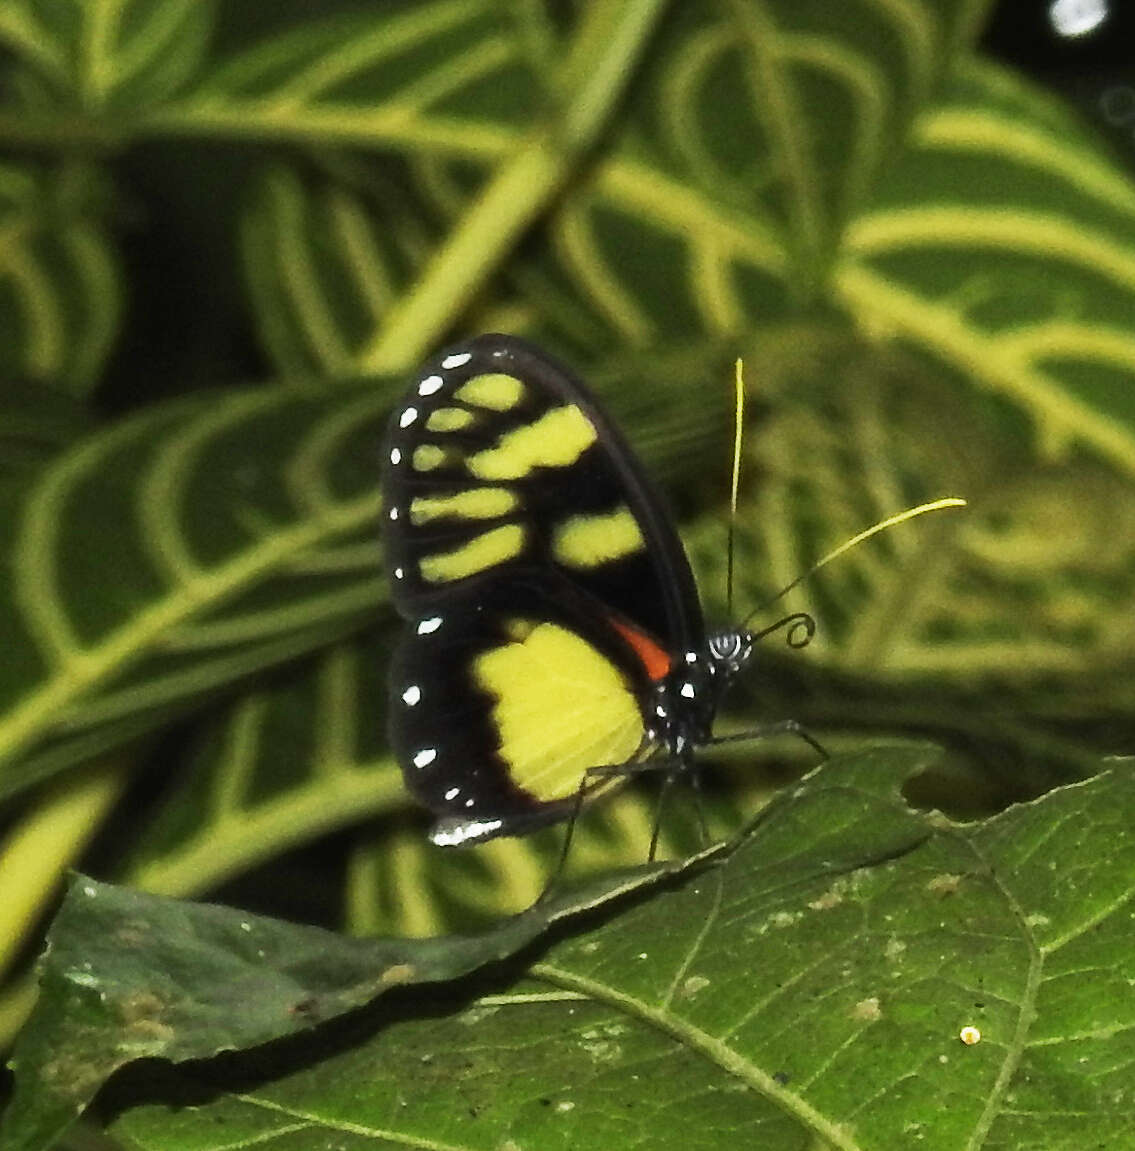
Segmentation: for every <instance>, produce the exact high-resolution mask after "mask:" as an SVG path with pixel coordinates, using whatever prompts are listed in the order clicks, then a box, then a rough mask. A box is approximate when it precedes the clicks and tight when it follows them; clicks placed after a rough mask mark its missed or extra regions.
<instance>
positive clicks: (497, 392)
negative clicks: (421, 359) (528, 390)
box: [455, 372, 524, 412]
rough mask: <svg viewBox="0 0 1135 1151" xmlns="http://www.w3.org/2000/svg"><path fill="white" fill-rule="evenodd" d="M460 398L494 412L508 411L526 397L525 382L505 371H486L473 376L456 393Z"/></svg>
mask: <svg viewBox="0 0 1135 1151" xmlns="http://www.w3.org/2000/svg"><path fill="white" fill-rule="evenodd" d="M455 395H456V396H457V398H458V399H459V400H463V401H464V402H465V403H467V404H473V405H474V407H478V408H490V409H491V410H492V411H494V412H507V411H508V410H509V408H514V407H516V405H517V404H519V403H520V401H521V400H522V399H524V384H523V383H522V382H521V381H520V380H518V379H517V378H516V377H515V376H509V375H506V374H505V373H504V372H486V373H485V374H483V375H480V376H472V377H471V378H470V379H468V380H466V381H465V383H463V384H462V385H461V387H459V388H458V389H457V391H456V393H455Z"/></svg>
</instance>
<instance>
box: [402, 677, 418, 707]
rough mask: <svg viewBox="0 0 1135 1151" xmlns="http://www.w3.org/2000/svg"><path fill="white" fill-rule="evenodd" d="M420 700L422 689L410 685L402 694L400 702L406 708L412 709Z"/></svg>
mask: <svg viewBox="0 0 1135 1151" xmlns="http://www.w3.org/2000/svg"><path fill="white" fill-rule="evenodd" d="M421 698H422V689H421V688H420V687H418V685H417V684H416V683H412V684H410V686H409V687H408V688H406V690H405V691H404V692H403V693H402V702H403V703H404V704H405V705H406V706H407V707H413V706H414V705H415V704H416V703H418V702H419V701H420V700H421Z"/></svg>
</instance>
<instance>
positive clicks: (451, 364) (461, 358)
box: [441, 352, 473, 370]
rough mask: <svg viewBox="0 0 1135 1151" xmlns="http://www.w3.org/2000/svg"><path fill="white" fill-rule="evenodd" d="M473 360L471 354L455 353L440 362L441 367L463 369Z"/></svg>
mask: <svg viewBox="0 0 1135 1151" xmlns="http://www.w3.org/2000/svg"><path fill="white" fill-rule="evenodd" d="M472 358H473V353H472V352H455V353H454V354H453V355H452V356H446V357H445V359H444V360H442V361H441V366H442V367H443V368H446V369H447V370H448V369H449V368H463V367H465V365H466V364H467V363H468V362H469V361H470V360H471V359H472Z"/></svg>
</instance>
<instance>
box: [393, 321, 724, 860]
mask: <svg viewBox="0 0 1135 1151" xmlns="http://www.w3.org/2000/svg"><path fill="white" fill-rule="evenodd" d="M385 450H386V460H385V463H384V492H385V513H384V514H385V517H386V523H385V529H386V530H385V545H386V563H387V568H388V571H389V573H390V578H391V586H392V594H393V598H394V603H395V606H396V607H397V608H398V610H399V612H400V613H401V614H402V615H403V616H404V617H405V618H406V619H407V620H408V621H409V626H408V629H407V635H406V637H405V639H404V641H403V643H402V645H401V648H400V651H399V653H398V655H397V656H396V658H395V661H394V666H393V669H392V672H391V720H390V724H391V737H392V742H393V745H394V749H395V752H396V754H397V756H398V758H399V761H400V763H401V764H402V767H403V771H404V773H405V775H406V779H407V783H408V785H409V786H410V788H411V790H412V791H413V792H414V793H415V794H416V795H417V796H418V798H419V799H420V800H421V801H422V802H423V803H425V804H426V805H427V806H428V807H430V809H431V810H433V811H434V812H435V813H437V814H439V815H441V816H443V817H446V818H445V819H444V820H443V824H442V825H440V826H442V829H443V830H442V833H441V835H440V838H441V839H442V840H444V838H445V831H444V829H445V828H450V829H453V828H458V831H457V832H456V837H458V838H463V839H470V838H477V837H481V838H485V837H488V836H489V835H493V834H508V833H516V832H520V831H524V830H527V829H528V828H529V827H531V826H534V825H536V824H538V823H543V822H550V821H551V820H553V819H557V818H560V817H562V815H564V814H566V813H567V811H569V810H570V807H571V804H572V802H573V797H574V794H575V791H576V789H577V787H578V783H579V779H580V777H581V775H582V774H583V771H584V770H586V768H587V767H590V766H595V765H599V764H618V763H624V762H626V761H628V760H632V759H635V758H636V757H638V756H639V755H641V754H643V753H644V751H645V750H647V748H648V746H649V743H650V739H649V731H648V720H647V718H646V717H645V715H644V712H645V709H646V708H647V706H648V697H649V694H650V690H651V686H652V684H653V683H654V682H655V681H657V680H658V679H659V678H661V677H663V676H664V675H665V674H666V673H667V672H668V671H669V669H670V665H671V662H672V660H673V658H674V657H675V655H676V654H679V653H683V652H685V651H689V650H699V649H700V648H701V647H702V646H703V643H704V624H703V622H702V617H701V609H700V605H699V602H698V599H697V593H696V588H695V584H694V580H693V576H692V573H691V572H690V568H689V564H688V562H687V560H686V557H685V553H684V551H683V549H682V546H681V543H680V541H679V539H678V536H677V533H676V531H675V529H674V527H673V524H672V521H671V519H670V517H669V515H668V514H667V513H666V511H665V509H664V508H663V506H662V504H661V502H660V500H659V498H658V496H657V495H656V493H655V491H654V489H653V488H652V487H651V485H650V483H649V481H648V480H647V479H646V477H645V475H644V474H643V473H642V471H641V469H640V467H639V465H638V462H637V461H636V459H635V458H634V456H633V455H632V454H631V451H630V449H629V447H628V446H627V444H626V443H625V441H624V440H623V438H622V436H621V435H620V434H619V432H618V431H617V429H616V428H615V427H614V426H613V425H611V424H610V423H609V422H608V421H607V419H606V417H605V416H604V415H603V413H602V411H601V409H600V408H599V407H598V405H597V403H596V401H595V400H594V398H593V397H592V396H591V395H590V393H589V392H588V391H587V389H586V388H585V387H584V386H583V385H582V384H581V383H580V382H579V381H578V380H577V379H575V378H574V377H573V376H572V375H571V374H570V373H569V372H568V371H567V370H566V369H565V368H563V367H562V366H561V365H559V364H557V363H556V362H554V361H553V360H551V359H550V358H548V357H547V356H546V355H545V354H544V353H542V352H540V351H538V350H537V349H536V348H534V347H533V346H531V345H530V344H527V343H525V342H523V341H521V340H519V339H517V338H515V337H511V336H481V337H479V338H477V339H475V340H472V341H470V342H469V343H467V344H464V345H462V346H459V347H457V348H454V349H451V350H450V351H448V352H446V353H444V354H443V355H441V356H439V357H438V358H437V360H435V361H434V362H433V363H431V364H430V365H429V366H427V367H426V368H425V369H424V370H423V371H422V373H421V375H420V376H419V378H418V380H417V382H416V384H415V387H414V389H413V390H412V392H411V394H410V396H409V397H408V399H407V401H406V402H405V403H404V404H403V405H402V406H401V407H400V408H399V409H398V410H397V411H395V413H394V415H393V417H392V420H391V426H390V433H389V437H388V442H387V444H386V449H385Z"/></svg>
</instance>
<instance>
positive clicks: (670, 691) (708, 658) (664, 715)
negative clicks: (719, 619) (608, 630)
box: [648, 629, 753, 759]
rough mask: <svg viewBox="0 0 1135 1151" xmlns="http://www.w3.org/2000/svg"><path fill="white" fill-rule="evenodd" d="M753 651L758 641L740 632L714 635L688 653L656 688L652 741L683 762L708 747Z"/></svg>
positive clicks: (653, 704)
mask: <svg viewBox="0 0 1135 1151" xmlns="http://www.w3.org/2000/svg"><path fill="white" fill-rule="evenodd" d="M752 652H753V640H752V636H751V635H750V634H749V633H748V632H747V631H740V630H737V629H731V630H727V631H720V632H713V633H712V634H710V635H709V636H708V637H707V638H706V643H705V647H704V648H703V649H702V650H700V651H687V652H684V653H683V654H682V656H681V657H680V658H679V659H677V660H676V661H675V663H674V666H673V668H672V670H671V671H670V672H669V673H668V674H667V675H666V676H664V677H663V678H662V679H660V680H658V681H657V683H656V684H655V687H654V698H653V700H652V706H651V708H650V714H651V723H650V728H649V732H648V734H649V737H650V738H651V739H652V740H653V741H654V742H656V743H658V744H661V745H662V746H663V747H665V748H666V749H667V750H668V751H669V752H670V754H671V755H673V756H674V757H676V758H678V759H682V758H684V757H686V756H688V755H689V753H690V752H691V751H692V750H693V748H695V747H698V746H699V745H701V744H704V743H708V742H709V740H710V739H711V738H712V736H713V720H714V716H715V715H716V714H717V707H718V704H719V703H720V702H721V697H722V696H723V695H724V693H725V689H726V688H727V687H728V686H729V683H730V681H731V680H732V679H733V677H734V676H735V675H736V674H737V673H738V672H739V671H740V670H741V669H742V668H743V667H744V666H745V664H746V663H748V661H749V657H750V656H751V655H752Z"/></svg>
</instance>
